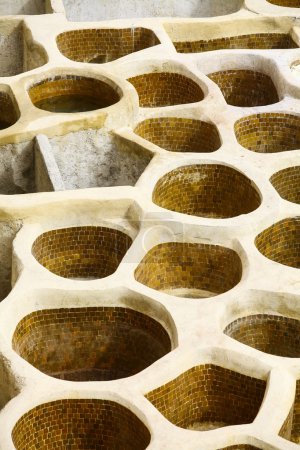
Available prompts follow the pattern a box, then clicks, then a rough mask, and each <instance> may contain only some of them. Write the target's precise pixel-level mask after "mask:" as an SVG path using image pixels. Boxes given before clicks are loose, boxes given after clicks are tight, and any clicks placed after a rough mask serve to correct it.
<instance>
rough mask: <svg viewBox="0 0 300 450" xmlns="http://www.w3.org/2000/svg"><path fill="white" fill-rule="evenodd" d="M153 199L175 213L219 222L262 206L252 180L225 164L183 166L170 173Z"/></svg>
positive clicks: (159, 185)
mask: <svg viewBox="0 0 300 450" xmlns="http://www.w3.org/2000/svg"><path fill="white" fill-rule="evenodd" d="M152 199H153V202H154V203H155V204H156V205H158V206H160V207H162V208H165V209H169V210H171V211H176V212H179V213H184V214H188V215H194V216H199V217H210V218H217V219H225V218H231V217H236V216H239V215H241V214H248V213H250V212H252V211H254V210H255V209H257V208H258V207H259V205H260V203H261V200H260V196H259V193H258V191H257V190H256V189H255V188H254V186H253V185H252V182H251V180H250V179H249V178H247V177H246V176H245V175H243V174H242V173H240V172H238V171H237V170H235V169H232V168H231V167H228V166H224V165H221V164H201V165H200V164H199V165H191V166H182V167H179V168H178V169H175V170H173V171H171V172H169V173H167V174H166V175H164V176H163V177H162V178H161V179H160V180H159V181H158V182H157V184H156V186H155V189H154V191H153V197H152Z"/></svg>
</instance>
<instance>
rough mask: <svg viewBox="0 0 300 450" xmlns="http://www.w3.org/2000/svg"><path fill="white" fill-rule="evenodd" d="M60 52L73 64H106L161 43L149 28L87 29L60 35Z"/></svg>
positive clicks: (58, 42) (58, 39)
mask: <svg viewBox="0 0 300 450" xmlns="http://www.w3.org/2000/svg"><path fill="white" fill-rule="evenodd" d="M56 42H57V46H58V49H59V51H60V52H61V53H62V54H63V55H64V56H65V57H66V58H69V59H71V60H73V61H78V62H85V63H98V64H101V63H106V62H109V61H114V60H115V59H118V58H121V57H122V56H126V55H130V53H134V52H138V51H140V50H144V49H146V48H149V47H153V46H155V45H158V44H160V41H159V40H158V38H157V37H156V35H155V34H154V33H153V31H152V30H149V29H147V28H120V29H117V28H102V29H93V28H87V29H83V30H72V31H66V32H65V33H61V34H59V35H58V37H57V39H56Z"/></svg>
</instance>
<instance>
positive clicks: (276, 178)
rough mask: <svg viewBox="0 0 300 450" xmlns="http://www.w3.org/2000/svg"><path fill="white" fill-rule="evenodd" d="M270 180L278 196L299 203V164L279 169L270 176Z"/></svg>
mask: <svg viewBox="0 0 300 450" xmlns="http://www.w3.org/2000/svg"><path fill="white" fill-rule="evenodd" d="M270 181H271V183H272V185H273V186H274V188H275V189H276V190H277V192H278V194H279V195H280V197H282V198H284V199H285V200H288V201H289V202H293V203H297V204H298V205H299V204H300V166H294V167H288V168H287V169H283V170H280V171H279V172H277V173H275V174H274V175H273V176H272V177H271V178H270Z"/></svg>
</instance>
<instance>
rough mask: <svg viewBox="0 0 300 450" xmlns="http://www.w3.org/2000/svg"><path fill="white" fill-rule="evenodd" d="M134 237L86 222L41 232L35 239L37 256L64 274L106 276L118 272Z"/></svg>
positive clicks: (45, 265)
mask: <svg viewBox="0 0 300 450" xmlns="http://www.w3.org/2000/svg"><path fill="white" fill-rule="evenodd" d="M131 243H132V240H131V238H130V237H129V236H127V234H125V233H122V232H121V231H118V230H115V229H113V228H106V227H97V226H85V227H84V226H82V227H71V228H61V229H57V230H51V231H48V232H46V233H43V234H41V235H40V236H39V237H38V238H37V239H36V240H35V242H34V243H33V246H32V254H33V256H34V257H35V258H36V260H37V261H38V262H39V263H40V264H41V265H42V266H44V267H45V268H46V269H48V270H49V271H50V272H53V273H54V274H56V275H59V276H61V277H64V278H75V279H76V278H79V279H81V278H82V279H90V278H104V277H107V276H109V275H111V274H112V273H114V272H115V271H116V270H117V268H118V266H119V264H120V262H121V260H122V258H123V257H124V255H125V253H126V252H127V250H128V249H129V247H130V245H131Z"/></svg>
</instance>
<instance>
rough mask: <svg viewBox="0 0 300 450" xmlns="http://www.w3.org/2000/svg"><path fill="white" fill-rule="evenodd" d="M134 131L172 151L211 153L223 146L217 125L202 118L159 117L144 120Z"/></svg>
mask: <svg viewBox="0 0 300 450" xmlns="http://www.w3.org/2000/svg"><path fill="white" fill-rule="evenodd" d="M134 132H135V133H136V134H137V135H139V136H141V137H142V138H144V139H147V140H148V141H150V142H152V143H153V144H155V145H158V146H159V147H161V148H164V149H165V150H168V151H170V152H192V153H196V152H202V153H210V152H214V151H216V150H218V149H219V148H220V147H221V140H220V136H219V133H218V129H217V127H216V126H215V125H213V124H211V123H207V122H202V121H201V120H194V119H184V118H176V117H158V118H155V119H147V120H144V121H143V122H141V123H140V124H139V125H138V126H137V127H136V129H135V130H134Z"/></svg>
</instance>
